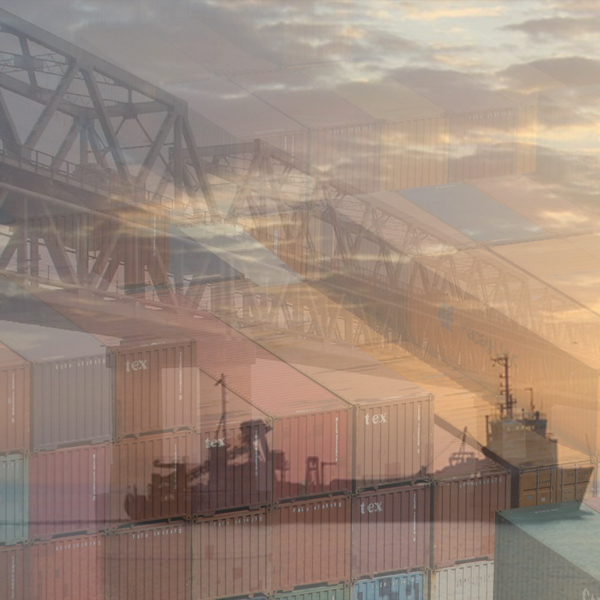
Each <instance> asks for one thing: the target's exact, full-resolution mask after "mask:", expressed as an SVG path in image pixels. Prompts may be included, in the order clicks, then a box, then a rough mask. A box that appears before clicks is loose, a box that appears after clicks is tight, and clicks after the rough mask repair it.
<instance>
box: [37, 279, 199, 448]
mask: <svg viewBox="0 0 600 600" xmlns="http://www.w3.org/2000/svg"><path fill="white" fill-rule="evenodd" d="M36 296H37V298H39V299H40V300H42V301H43V302H44V303H45V304H47V305H49V306H50V307H52V308H53V309H54V310H55V311H57V312H58V313H60V314H61V315H63V316H64V317H66V318H67V319H69V320H70V321H72V322H73V323H75V324H76V325H77V326H78V327H81V329H83V330H84V331H86V332H88V333H90V334H91V335H93V336H94V337H95V338H96V339H97V340H98V341H100V342H101V343H103V344H105V345H106V346H107V347H108V348H109V363H110V364H109V366H110V367H111V368H112V369H113V371H114V400H115V407H114V411H115V435H116V438H117V440H121V439H123V438H124V437H126V436H130V435H139V434H141V433H156V432H158V431H168V430H178V429H184V428H188V429H191V428H193V427H194V425H195V424H196V423H197V420H198V416H199V405H198V402H199V398H198V396H197V381H196V369H195V365H196V347H195V342H194V341H193V340H192V339H190V337H189V336H186V335H185V334H183V333H182V332H181V331H179V330H177V328H175V327H169V326H165V324H164V323H163V322H162V321H161V320H160V319H158V318H157V317H156V316H155V315H154V314H153V313H152V312H151V311H149V310H145V309H144V308H143V307H141V306H140V305H139V304H138V303H137V302H136V301H135V300H133V299H131V298H126V297H124V298H122V299H118V300H115V299H112V298H109V299H106V298H103V297H102V296H101V295H92V294H90V293H85V292H81V293H79V294H72V293H67V292H64V291H62V290H53V291H47V290H46V291H39V292H37V293H36Z"/></svg>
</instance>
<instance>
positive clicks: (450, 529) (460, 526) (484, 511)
mask: <svg viewBox="0 0 600 600" xmlns="http://www.w3.org/2000/svg"><path fill="white" fill-rule="evenodd" d="M432 493H433V496H434V513H433V566H434V567H436V568H437V567H446V566H450V565H453V564H456V563H457V562H459V561H463V560H469V559H473V560H474V559H484V558H488V559H489V558H492V557H493V556H494V535H495V521H494V519H495V513H496V511H497V510H505V509H507V508H509V507H510V506H511V502H510V477H509V475H508V474H507V473H506V472H502V471H500V470H499V472H498V473H492V474H476V475H473V476H472V477H464V478H459V479H454V480H450V481H439V482H436V483H435V484H434V486H433V490H432Z"/></svg>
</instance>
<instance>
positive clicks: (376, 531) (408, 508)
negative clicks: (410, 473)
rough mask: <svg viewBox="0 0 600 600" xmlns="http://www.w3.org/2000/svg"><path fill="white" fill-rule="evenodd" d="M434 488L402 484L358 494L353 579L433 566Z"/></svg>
mask: <svg viewBox="0 0 600 600" xmlns="http://www.w3.org/2000/svg"><path fill="white" fill-rule="evenodd" d="M430 514H431V489H430V486H429V485H427V484H419V485H415V486H399V487H396V488H389V489H382V490H379V491H378V492H368V493H363V494H360V495H358V496H357V497H355V498H354V500H353V508H352V578H353V579H358V578H360V577H365V576H371V577H372V576H374V575H377V574H380V573H386V572H391V571H401V570H412V569H425V568H427V567H428V566H429V552H430Z"/></svg>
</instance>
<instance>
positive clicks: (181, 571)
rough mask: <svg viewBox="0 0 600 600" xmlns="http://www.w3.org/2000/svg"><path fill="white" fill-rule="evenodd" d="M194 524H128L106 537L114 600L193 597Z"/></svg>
mask: <svg viewBox="0 0 600 600" xmlns="http://www.w3.org/2000/svg"><path fill="white" fill-rule="evenodd" d="M191 557H192V548H191V525H190V524H189V523H183V522H181V523H173V524H170V525H165V526H156V525H149V526H141V527H126V528H123V529H120V530H117V531H115V532H114V533H112V534H111V535H109V536H108V537H107V538H106V562H105V569H106V588H107V592H108V594H107V598H110V600H189V599H190V598H191V582H192V568H191V567H192V561H191Z"/></svg>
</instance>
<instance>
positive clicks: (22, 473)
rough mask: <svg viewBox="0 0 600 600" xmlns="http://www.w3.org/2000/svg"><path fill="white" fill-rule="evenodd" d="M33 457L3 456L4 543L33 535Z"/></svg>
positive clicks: (0, 522) (0, 523) (0, 512)
mask: <svg viewBox="0 0 600 600" xmlns="http://www.w3.org/2000/svg"><path fill="white" fill-rule="evenodd" d="M28 479H29V458H27V456H25V457H24V456H21V455H19V454H9V455H8V456H0V544H15V543H16V542H21V541H25V540H26V539H27V537H28V535H29V485H28V483H29V481H28Z"/></svg>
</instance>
